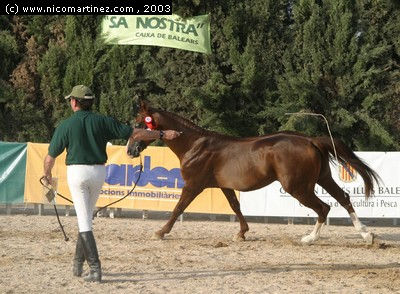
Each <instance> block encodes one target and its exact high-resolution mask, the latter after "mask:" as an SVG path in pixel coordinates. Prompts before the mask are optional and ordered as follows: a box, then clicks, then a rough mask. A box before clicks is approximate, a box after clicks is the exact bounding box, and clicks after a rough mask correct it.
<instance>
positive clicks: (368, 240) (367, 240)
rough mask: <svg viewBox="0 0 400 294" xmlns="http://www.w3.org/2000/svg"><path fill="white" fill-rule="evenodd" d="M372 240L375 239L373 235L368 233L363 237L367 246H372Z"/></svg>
mask: <svg viewBox="0 0 400 294" xmlns="http://www.w3.org/2000/svg"><path fill="white" fill-rule="evenodd" d="M374 238H375V236H374V234H373V233H368V234H366V235H365V237H364V240H365V243H366V244H367V245H372V244H374Z"/></svg>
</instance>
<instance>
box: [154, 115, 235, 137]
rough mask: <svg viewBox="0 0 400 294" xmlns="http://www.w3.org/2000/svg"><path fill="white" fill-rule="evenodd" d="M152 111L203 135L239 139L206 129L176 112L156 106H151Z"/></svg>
mask: <svg viewBox="0 0 400 294" xmlns="http://www.w3.org/2000/svg"><path fill="white" fill-rule="evenodd" d="M150 111H151V112H158V113H160V114H161V115H163V116H165V117H167V118H168V119H169V120H173V121H175V122H176V123H177V124H180V125H182V126H183V127H185V128H188V129H191V130H193V131H194V132H196V133H198V134H199V135H201V136H213V137H219V138H226V139H239V138H237V137H233V136H230V135H224V134H220V133H217V132H214V131H209V130H206V129H203V128H202V127H199V126H198V125H196V124H194V123H193V122H191V121H190V120H188V119H186V118H183V117H181V116H179V115H177V114H175V113H172V112H169V111H165V110H160V109H154V108H150Z"/></svg>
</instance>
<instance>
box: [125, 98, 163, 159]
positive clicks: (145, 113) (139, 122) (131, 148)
mask: <svg viewBox="0 0 400 294" xmlns="http://www.w3.org/2000/svg"><path fill="white" fill-rule="evenodd" d="M135 127H142V128H147V129H151V130H158V129H160V128H159V127H158V118H157V117H156V116H155V117H154V116H153V112H152V110H151V109H150V107H148V104H147V103H146V102H145V101H141V102H140V104H139V110H138V114H137V116H136V119H135ZM154 141H155V140H149V141H134V140H133V139H132V138H129V140H128V144H127V153H128V155H129V156H130V157H138V156H139V155H140V153H141V152H142V151H143V150H144V149H146V148H147V146H148V145H150V144H151V143H152V142H154Z"/></svg>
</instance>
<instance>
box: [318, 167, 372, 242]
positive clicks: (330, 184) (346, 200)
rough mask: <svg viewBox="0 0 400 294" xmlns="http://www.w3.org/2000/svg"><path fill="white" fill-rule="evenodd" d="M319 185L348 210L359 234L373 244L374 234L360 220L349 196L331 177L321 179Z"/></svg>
mask: <svg viewBox="0 0 400 294" xmlns="http://www.w3.org/2000/svg"><path fill="white" fill-rule="evenodd" d="M318 184H319V185H320V186H321V187H322V188H324V189H325V190H326V191H327V192H328V193H329V194H330V195H331V196H332V197H333V198H335V199H336V200H337V201H338V202H339V203H340V205H342V206H343V207H344V208H345V209H346V210H347V212H348V213H349V215H350V218H351V221H352V222H353V225H354V227H355V228H356V230H357V232H359V233H360V235H361V236H362V237H363V239H364V240H365V242H366V243H367V244H372V243H373V242H374V234H372V233H371V232H368V230H367V227H366V226H365V225H364V224H363V223H361V221H360V220H359V219H358V216H357V214H356V212H355V211H354V208H353V205H352V204H351V202H350V196H349V194H347V193H346V192H345V191H343V190H342V189H341V188H340V187H339V186H338V184H336V182H335V181H334V180H333V179H332V177H331V176H330V175H329V176H326V177H325V178H323V179H320V180H319V181H318Z"/></svg>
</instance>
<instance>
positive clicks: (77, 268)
mask: <svg viewBox="0 0 400 294" xmlns="http://www.w3.org/2000/svg"><path fill="white" fill-rule="evenodd" d="M84 261H85V252H84V249H83V241H82V237H81V235H80V234H78V239H77V240H76V248H75V257H74V265H73V268H72V274H73V275H74V276H75V277H80V276H82V272H83V263H84Z"/></svg>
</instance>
